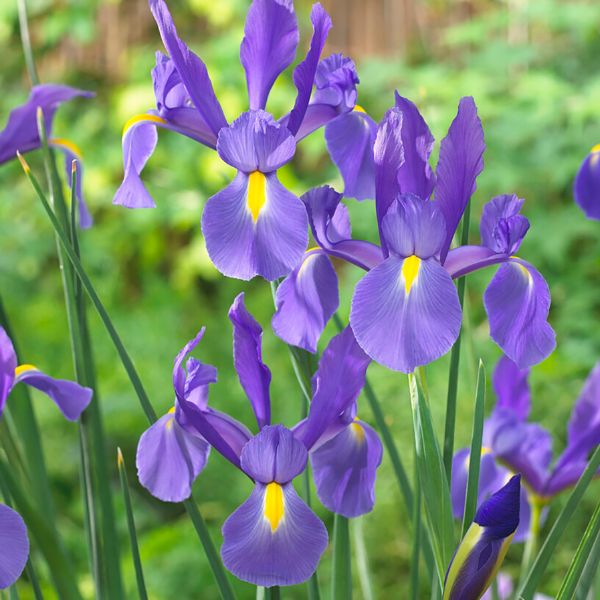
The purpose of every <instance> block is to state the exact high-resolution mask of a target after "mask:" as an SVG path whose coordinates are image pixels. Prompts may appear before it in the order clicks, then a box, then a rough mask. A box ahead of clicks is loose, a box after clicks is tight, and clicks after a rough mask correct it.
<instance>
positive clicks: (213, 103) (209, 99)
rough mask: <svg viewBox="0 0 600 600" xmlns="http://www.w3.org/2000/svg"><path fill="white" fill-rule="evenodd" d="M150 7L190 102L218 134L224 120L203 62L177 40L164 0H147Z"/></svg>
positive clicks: (224, 124)
mask: <svg viewBox="0 0 600 600" xmlns="http://www.w3.org/2000/svg"><path fill="white" fill-rule="evenodd" d="M150 10H151V11H152V15H153V16H154V19H155V21H156V24H157V25H158V29H159V31H160V36H161V38H162V41H163V44H164V45H165V48H166V49H167V51H168V53H169V56H170V57H171V60H172V61H173V63H174V65H175V68H176V69H177V72H178V73H179V77H180V78H181V81H182V82H183V84H184V85H185V88H186V90H187V92H188V94H189V96H190V98H191V100H192V102H193V103H194V105H195V107H196V108H197V109H198V112H199V113H200V114H201V115H202V118H203V119H204V121H205V122H206V123H208V125H209V126H210V128H211V130H212V132H213V133H214V135H215V136H216V135H218V134H219V130H220V129H221V128H223V127H226V126H227V119H226V118H225V115H224V114H223V109H222V108H221V105H220V104H219V101H218V100H217V97H216V96H215V92H214V89H213V86H212V82H211V81H210V77H209V75H208V71H207V69H206V65H205V64H204V63H203V62H202V61H201V60H200V58H198V56H196V55H195V54H194V53H193V52H192V51H191V50H190V49H189V48H188V47H187V46H186V45H185V44H184V43H183V42H182V41H181V40H180V39H179V36H178V35H177V30H176V29H175V24H174V23H173V18H172V17H171V14H170V13H169V9H168V7H167V4H166V2H165V1H164V0H150Z"/></svg>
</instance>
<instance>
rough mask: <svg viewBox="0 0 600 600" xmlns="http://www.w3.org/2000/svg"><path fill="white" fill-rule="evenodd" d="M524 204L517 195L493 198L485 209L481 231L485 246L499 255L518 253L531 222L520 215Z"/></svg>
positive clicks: (480, 226)
mask: <svg viewBox="0 0 600 600" xmlns="http://www.w3.org/2000/svg"><path fill="white" fill-rule="evenodd" d="M523 202H525V201H524V200H522V199H521V198H519V197H518V196H516V195H515V194H512V195H511V194H506V195H504V196H496V197H495V198H492V199H491V200H490V201H489V202H488V203H487V204H486V205H485V206H484V207H483V212H482V213H481V222H480V224H479V231H480V233H481V241H482V243H483V245H484V246H487V247H488V248H490V249H491V250H493V251H494V252H496V253H498V254H508V255H512V254H516V253H517V250H518V249H519V246H520V245H521V242H522V241H523V238H524V237H525V234H526V233H527V231H528V230H529V221H528V220H527V219H526V218H525V217H524V216H523V215H520V214H519V211H520V210H521V207H522V206H523Z"/></svg>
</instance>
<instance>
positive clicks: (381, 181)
mask: <svg viewBox="0 0 600 600" xmlns="http://www.w3.org/2000/svg"><path fill="white" fill-rule="evenodd" d="M403 118H404V116H403V114H402V111H401V110H400V109H399V108H398V107H394V108H390V109H389V110H388V111H387V112H386V113H385V117H384V118H383V121H381V123H380V124H379V128H378V129H377V136H376V138H375V144H374V146H373V157H374V162H375V206H376V211H377V223H378V224H379V234H380V237H381V222H382V220H383V217H384V216H385V215H386V213H387V211H388V209H389V208H390V206H391V205H392V203H393V202H394V201H395V200H396V198H397V197H398V195H399V194H400V184H399V182H398V172H399V170H400V167H401V166H402V165H403V164H404V148H403V144H402V121H403ZM381 247H382V249H383V253H384V256H385V257H387V256H388V248H387V246H386V244H385V240H383V239H382V240H381Z"/></svg>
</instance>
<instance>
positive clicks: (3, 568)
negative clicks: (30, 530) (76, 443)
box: [0, 327, 92, 589]
mask: <svg viewBox="0 0 600 600" xmlns="http://www.w3.org/2000/svg"><path fill="white" fill-rule="evenodd" d="M18 383H24V384H25V385H28V386H31V387H32V388H35V389H37V390H39V391H41V392H43V393H44V394H46V395H47V396H48V397H49V398H50V399H51V400H53V401H54V403H55V404H56V405H57V406H58V408H59V410H60V412H61V413H62V414H63V416H64V417H65V418H66V419H68V420H69V421H76V420H77V419H78V418H79V416H80V415H81V413H82V412H83V411H84V410H85V408H86V407H87V405H88V404H89V403H90V401H91V399H92V390H90V389H89V388H85V387H82V386H80V385H79V384H77V383H75V382H73V381H66V380H63V379H54V378H52V377H50V376H49V375H46V374H45V373H43V372H42V371H40V370H39V369H38V368H36V367H34V366H33V365H29V364H22V365H19V364H18V363H17V355H16V353H15V349H14V347H13V344H12V342H11V340H10V338H9V337H8V334H7V333H6V331H4V329H3V328H2V327H0V418H2V413H3V412H4V409H5V407H6V401H7V400H8V397H9V395H10V392H11V391H12V389H13V388H14V387H15V386H16V385H17V384H18ZM28 556H29V538H28V537H27V529H26V527H25V523H24V522H23V519H22V518H21V516H20V515H19V514H18V513H16V512H15V511H14V510H13V509H12V508H9V507H8V506H5V505H4V504H0V589H4V588H6V587H9V586H11V585H12V584H13V583H14V582H15V581H16V580H17V579H18V578H19V576H20V575H21V573H22V572H23V569H24V568H25V564H26V563H27V558H28Z"/></svg>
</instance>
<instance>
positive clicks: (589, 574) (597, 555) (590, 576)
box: [575, 535, 600, 600]
mask: <svg viewBox="0 0 600 600" xmlns="http://www.w3.org/2000/svg"><path fill="white" fill-rule="evenodd" d="M598 565H600V535H599V536H598V537H597V538H596V541H595V542H594V546H593V548H592V551H591V552H590V556H589V558H588V560H587V562H586V563H585V568H584V569H583V573H582V575H581V578H580V580H579V585H578V586H577V594H576V596H575V598H576V600H587V598H588V594H589V593H590V590H591V588H592V585H593V583H594V578H595V577H596V575H597V573H598Z"/></svg>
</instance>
